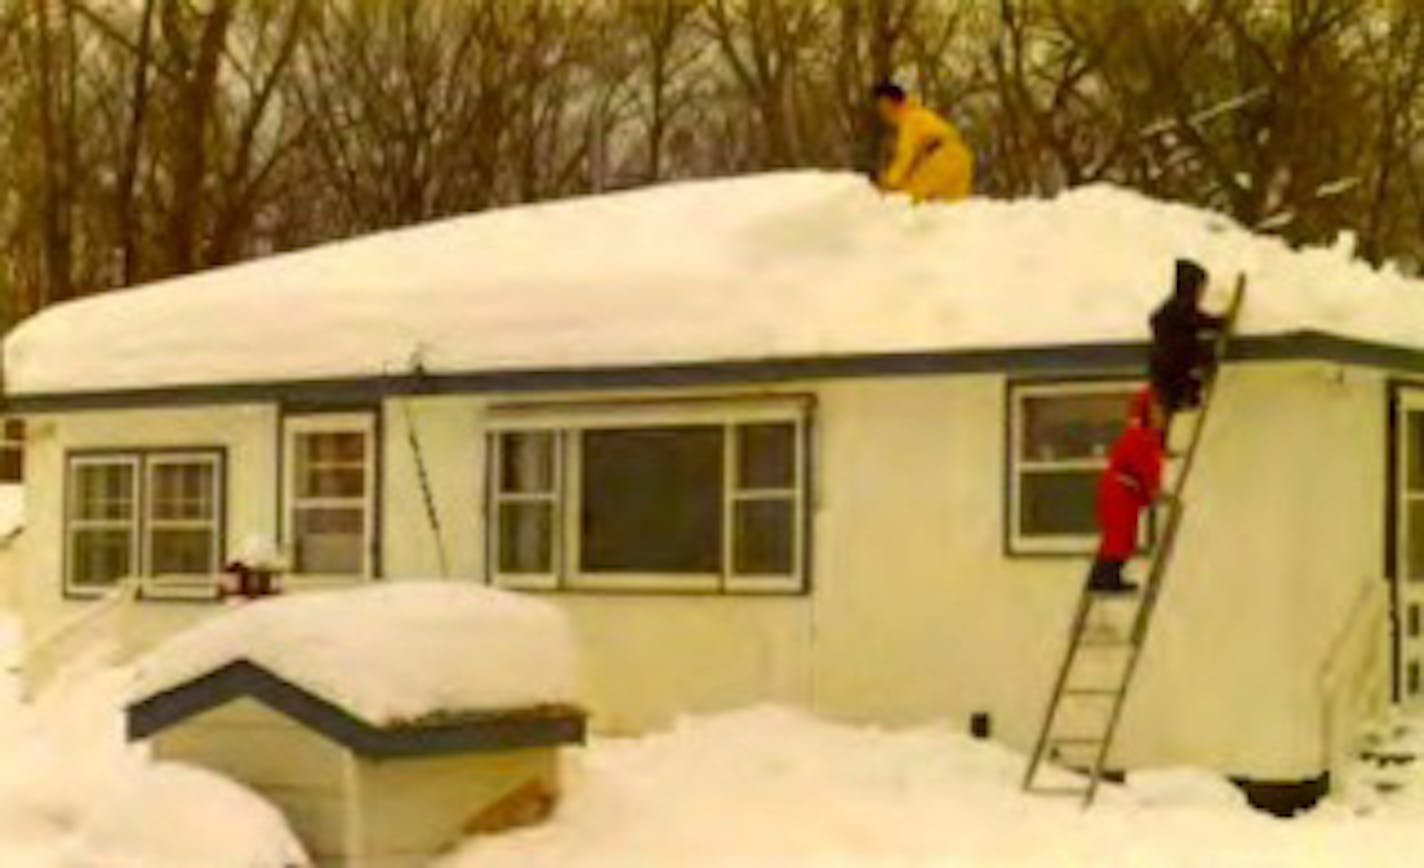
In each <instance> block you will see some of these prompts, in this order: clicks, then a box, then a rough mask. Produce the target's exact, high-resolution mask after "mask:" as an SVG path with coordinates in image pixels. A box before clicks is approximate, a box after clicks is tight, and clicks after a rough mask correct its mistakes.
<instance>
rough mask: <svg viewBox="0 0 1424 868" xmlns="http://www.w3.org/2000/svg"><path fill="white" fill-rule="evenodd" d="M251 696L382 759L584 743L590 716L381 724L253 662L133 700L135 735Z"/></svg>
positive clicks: (567, 713) (565, 710)
mask: <svg viewBox="0 0 1424 868" xmlns="http://www.w3.org/2000/svg"><path fill="white" fill-rule="evenodd" d="M244 698H250V699H253V700H255V701H257V702H260V703H262V704H264V705H266V706H267V707H269V708H271V709H272V710H274V711H276V712H278V713H281V714H284V715H286V716H287V717H289V718H291V719H293V720H295V721H297V722H298V723H301V724H302V725H304V726H306V727H307V728H309V729H311V730H314V731H316V732H318V733H320V734H322V735H324V736H326V737H327V738H329V739H331V740H332V741H334V742H337V743H338V744H340V745H342V746H343V747H345V748H347V749H349V750H351V751H352V752H354V753H357V754H360V755H362V756H367V757H375V758H397V757H418V756H437V755H442V754H455V753H482V752H492V751H503V750H517V749H521V748H536V747H552V746H555V745H560V744H571V743H582V742H583V740H584V737H585V728H586V721H585V716H584V714H583V713H582V712H580V711H578V710H577V709H574V708H572V707H562V706H561V707H558V708H556V709H552V710H550V709H541V710H539V711H537V712H529V713H524V712H520V711H511V712H508V713H498V714H490V715H481V716H477V717H472V718H461V719H456V720H452V721H451V722H448V723H447V722H441V723H436V724H430V725H423V724H417V725H410V726H394V727H377V726H373V725H371V724H370V723H367V722H366V721H364V720H362V719H361V718H358V717H356V716H354V715H352V714H350V713H349V712H347V711H345V710H344V709H342V708H340V707H339V706H337V705H334V704H333V703H331V702H328V701H327V700H325V699H322V698H321V697H319V696H317V695H315V694H313V693H311V692H309V691H307V690H305V689H303V688H302V687H299V686H298V685H296V684H293V683H292V682H290V681H287V680H286V679H285V678H282V677H281V676H279V675H276V674H274V673H272V672H271V671H269V670H268V669H266V668H264V667H262V666H259V665H257V664H255V663H252V662H251V661H248V660H237V661H234V662H232V663H228V664H226V665H225V666H223V667H221V668H219V669H217V670H214V671H213V672H210V673H208V674H207V675H204V676H202V677H200V678H195V679H193V680H192V681H189V682H187V683H185V684H182V685H179V686H178V687H174V688H172V689H170V690H165V691H163V692H161V693H157V694H155V695H153V696H150V697H148V698H146V699H143V700H140V701H138V702H135V703H133V704H132V705H130V706H129V707H128V709H127V714H126V724H127V733H128V739H129V741H140V740H143V739H148V738H152V737H154V736H156V735H158V734H159V733H161V732H163V731H165V730H167V729H170V728H172V727H174V726H177V725H179V724H181V723H183V722H184V721H186V720H188V719H190V718H192V717H195V716H197V715H199V714H202V713H203V712H205V711H210V710H212V709H214V708H218V707H220V706H222V705H225V704H227V703H229V702H232V701H234V700H238V699H244Z"/></svg>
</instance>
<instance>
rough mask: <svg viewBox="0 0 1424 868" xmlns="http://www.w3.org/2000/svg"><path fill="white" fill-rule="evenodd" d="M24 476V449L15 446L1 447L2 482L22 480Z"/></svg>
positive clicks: (0, 468) (0, 478) (0, 475)
mask: <svg viewBox="0 0 1424 868" xmlns="http://www.w3.org/2000/svg"><path fill="white" fill-rule="evenodd" d="M24 478H25V453H24V450H22V449H17V448H14V447H0V482H21V481H23V480H24Z"/></svg>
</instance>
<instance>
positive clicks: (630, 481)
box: [580, 426, 724, 575]
mask: <svg viewBox="0 0 1424 868" xmlns="http://www.w3.org/2000/svg"><path fill="white" fill-rule="evenodd" d="M723 438H724V435H723V429H722V428H721V427H711V426H689V427H683V428H656V429H644V430H607V431H589V432H586V433H585V434H584V435H583V474H582V477H583V478H582V482H583V503H582V504H581V510H580V526H581V529H582V560H583V563H582V564H581V568H582V570H583V571H585V572H625V573H696V574H703V575H705V574H709V573H720V572H721V565H722V488H723V486H722V451H723V447H724V439H723Z"/></svg>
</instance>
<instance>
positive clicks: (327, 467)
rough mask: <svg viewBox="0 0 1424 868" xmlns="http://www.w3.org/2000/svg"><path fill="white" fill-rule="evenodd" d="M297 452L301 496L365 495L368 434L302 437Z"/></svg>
mask: <svg viewBox="0 0 1424 868" xmlns="http://www.w3.org/2000/svg"><path fill="white" fill-rule="evenodd" d="M296 452H297V464H296V481H297V496H298V497H352V498H356V497H364V496H365V492H366V435H365V434H363V433H361V432H359V431H356V432H324V433H320V434H299V435H297V442H296Z"/></svg>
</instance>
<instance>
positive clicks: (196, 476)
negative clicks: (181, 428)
mask: <svg viewBox="0 0 1424 868" xmlns="http://www.w3.org/2000/svg"><path fill="white" fill-rule="evenodd" d="M213 475H214V467H213V465H212V464H209V463H207V462H201V463H193V464H169V463H163V464H154V465H153V492H152V493H151V495H150V496H151V497H152V498H153V500H152V506H151V510H152V515H153V517H154V518H155V519H158V520H160V521H163V520H169V521H207V520H209V519H211V518H212V517H213V514H214V509H215V506H216V504H215V503H214V500H215V498H214V497H213V482H214V480H213Z"/></svg>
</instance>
